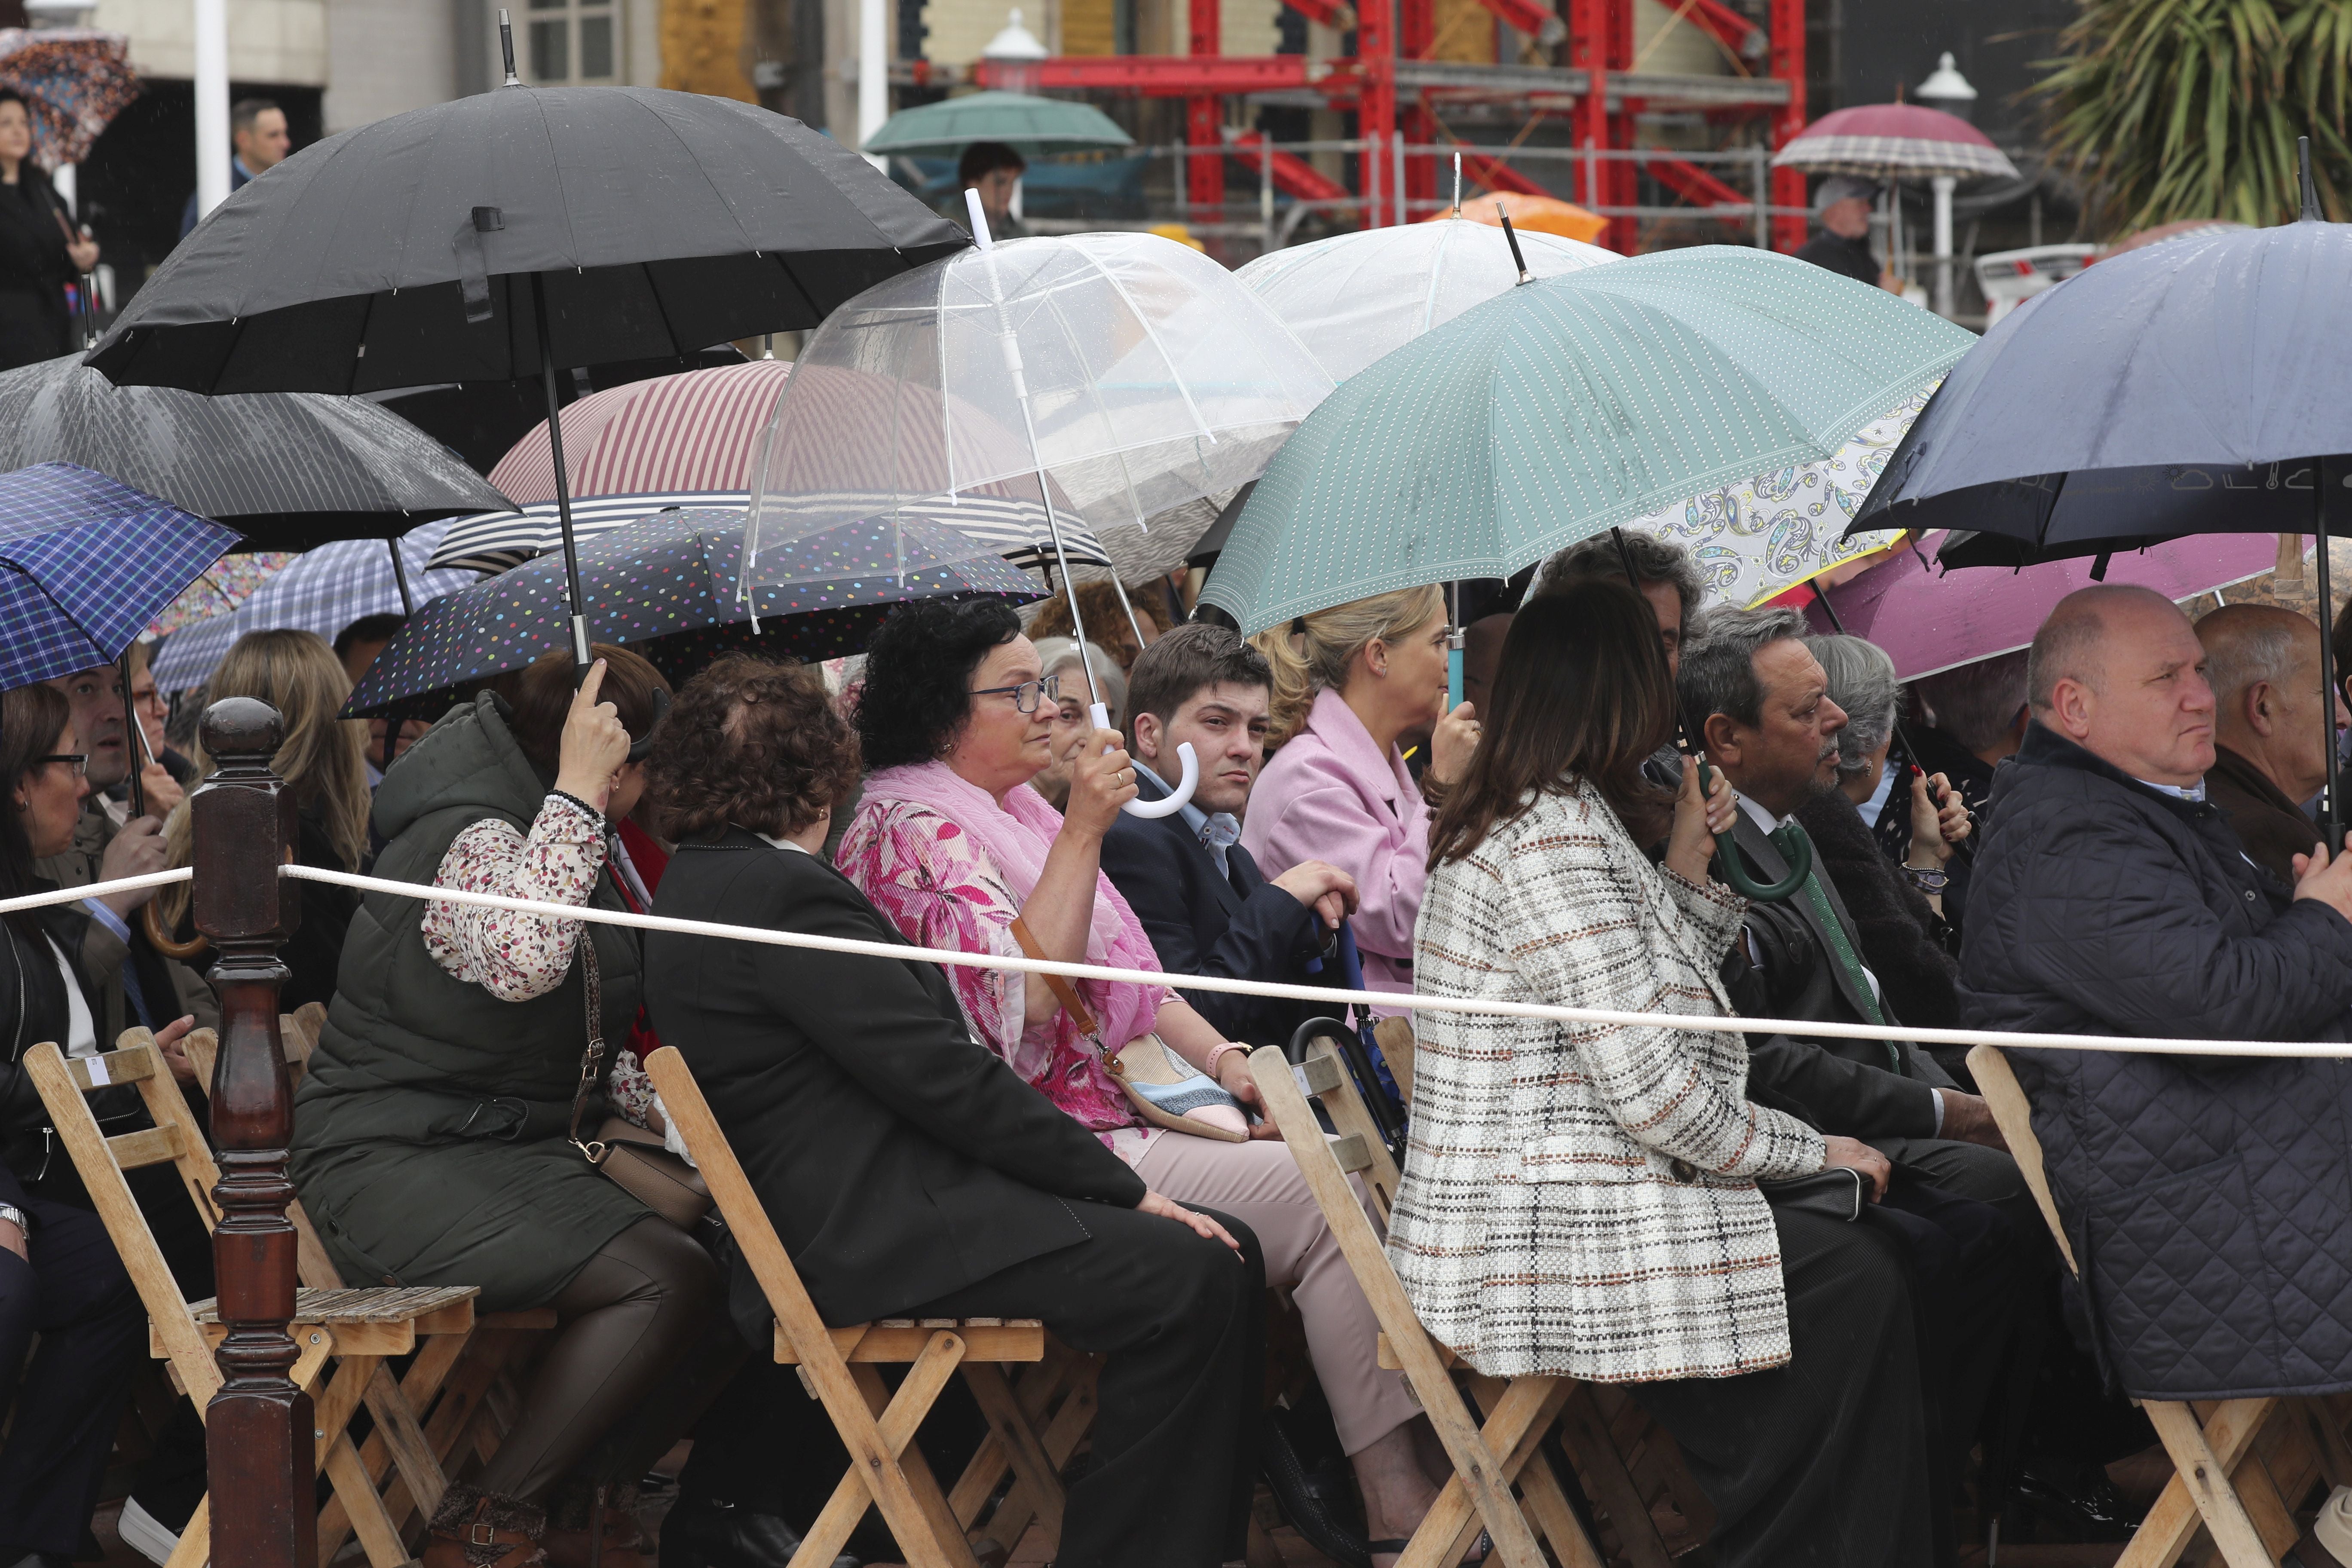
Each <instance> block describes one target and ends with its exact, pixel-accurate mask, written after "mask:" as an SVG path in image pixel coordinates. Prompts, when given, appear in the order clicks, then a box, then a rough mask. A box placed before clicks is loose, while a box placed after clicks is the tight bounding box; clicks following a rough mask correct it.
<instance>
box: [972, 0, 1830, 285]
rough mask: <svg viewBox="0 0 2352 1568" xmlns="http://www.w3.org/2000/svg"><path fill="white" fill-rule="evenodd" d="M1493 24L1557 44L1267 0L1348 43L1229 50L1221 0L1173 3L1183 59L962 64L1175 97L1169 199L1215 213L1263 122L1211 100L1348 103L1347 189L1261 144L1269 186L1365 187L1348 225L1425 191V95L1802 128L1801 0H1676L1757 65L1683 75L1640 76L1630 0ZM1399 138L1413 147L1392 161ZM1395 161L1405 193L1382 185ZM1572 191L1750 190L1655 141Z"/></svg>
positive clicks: (1800, 182)
mask: <svg viewBox="0 0 2352 1568" xmlns="http://www.w3.org/2000/svg"><path fill="white" fill-rule="evenodd" d="M1477 3H1478V4H1479V5H1481V6H1482V7H1484V8H1485V9H1486V11H1488V12H1490V13H1492V14H1493V16H1495V17H1496V20H1498V21H1500V22H1501V23H1503V24H1504V25H1505V26H1507V27H1509V28H1511V29H1512V30H1513V31H1514V32H1515V33H1517V34H1519V35H1522V36H1524V37H1528V38H1530V39H1532V40H1534V41H1535V43H1536V44H1537V45H1538V46H1539V47H1543V48H1544V49H1546V50H1549V49H1550V48H1551V47H1554V46H1556V45H1559V44H1561V43H1565V45H1566V50H1565V54H1564V58H1563V59H1562V61H1561V63H1560V64H1558V65H1542V66H1525V65H1494V66H1481V65H1475V64H1465V63H1462V62H1458V61H1445V62H1440V61H1434V60H1432V59H1431V58H1430V56H1431V53H1432V50H1433V47H1435V42H1436V32H1437V28H1436V0H1356V4H1354V5H1349V4H1348V0H1284V4H1286V5H1288V6H1289V7H1290V8H1291V9H1292V10H1294V11H1297V13H1299V14H1300V15H1301V16H1305V17H1307V19H1308V20H1310V21H1313V22H1318V23H1320V24H1322V25H1323V26H1328V27H1333V28H1337V29H1340V30H1346V29H1347V28H1349V26H1351V25H1352V26H1353V29H1354V31H1355V34H1356V53H1355V54H1354V55H1352V56H1348V57H1343V58H1328V59H1310V58H1307V56H1305V55H1228V54H1225V53H1223V39H1222V37H1221V36H1220V33H1221V28H1220V18H1221V10H1222V7H1221V4H1220V0H1189V7H1190V8H1189V11H1188V27H1187V39H1186V42H1187V47H1188V48H1189V51H1190V52H1189V53H1187V54H1182V55H1100V56H1060V57H1056V58H1051V59H1045V60H1039V61H1023V62H1020V63H1019V64H1018V65H1017V66H1011V67H1008V66H1007V65H1004V64H1002V63H999V62H994V61H988V60H982V61H981V62H979V63H978V64H977V65H976V67H975V68H974V71H973V75H974V78H975V79H977V80H978V81H980V82H981V83H982V84H983V85H993V86H1013V85H1018V86H1021V87H1025V88H1033V89H1064V90H1071V89H1086V90H1092V91H1097V92H1113V93H1131V94H1135V95H1138V96H1141V97H1147V98H1181V99H1182V100H1184V141H1185V144H1186V149H1187V153H1188V156H1187V157H1186V159H1185V163H1184V169H1185V191H1184V197H1185V201H1186V203H1187V205H1188V210H1190V211H1192V212H1194V213H1201V212H1204V211H1205V212H1207V213H1216V212H1218V211H1220V210H1222V209H1223V205H1224V201H1225V163H1226V160H1227V159H1229V158H1230V159H1232V160H1234V162H1236V163H1240V164H1241V165H1242V166H1243V167H1244V169H1245V170H1246V171H1247V172H1248V173H1249V174H1251V175H1252V176H1253V177H1255V176H1256V175H1257V174H1259V172H1260V163H1261V160H1262V159H1264V157H1265V153H1264V142H1265V139H1264V137H1263V136H1261V135H1259V134H1258V133H1256V132H1246V133H1243V132H1238V131H1237V130H1236V128H1235V127H1234V126H1232V125H1231V124H1229V122H1228V121H1227V116H1226V102H1227V100H1230V99H1234V98H1237V97H1244V96H1247V95H1250V94H1256V93H1285V94H1298V93H1307V94H1312V95H1314V97H1315V98H1316V100H1318V101H1319V102H1320V103H1321V104H1322V105H1323V106H1325V107H1327V108H1330V109H1335V110H1351V111H1353V112H1354V114H1355V115H1356V125H1357V129H1356V136H1357V139H1358V140H1360V141H1361V142H1365V143H1366V147H1365V151H1364V152H1363V153H1361V154H1360V155H1359V157H1358V159H1357V177H1358V184H1359V188H1358V189H1357V190H1355V191H1353V192H1350V191H1349V190H1348V189H1347V187H1346V186H1345V185H1344V184H1339V183H1336V182H1334V181H1333V180H1331V179H1330V178H1329V177H1328V175H1326V174H1322V173H1321V172H1319V171H1318V170H1317V169H1315V168H1314V167H1313V166H1312V165H1311V164H1309V163H1307V162H1305V161H1304V160H1301V159H1298V158H1296V157H1292V156H1290V155H1288V154H1286V153H1282V152H1280V151H1279V150H1278V149H1277V150H1276V153H1274V158H1273V168H1272V171H1271V177H1272V179H1273V182H1274V184H1275V185H1276V187H1277V188H1278V189H1280V190H1282V191H1283V192H1284V193H1285V194H1286V195H1291V196H1294V197H1297V198H1299V199H1302V200H1312V201H1330V200H1337V199H1345V198H1347V197H1349V196H1353V197H1356V198H1359V199H1361V200H1362V201H1364V203H1365V204H1366V205H1365V209H1364V210H1365V221H1366V222H1367V224H1368V225H1370V226H1385V225H1388V224H1392V223H1399V222H1402V221H1404V220H1405V217H1406V216H1407V211H1408V210H1409V209H1408V208H1406V207H1405V206H1404V205H1402V203H1401V202H1400V200H1399V197H1400V195H1402V197H1403V198H1404V200H1405V202H1423V203H1426V202H1429V201H1431V200H1432V199H1433V197H1434V196H1435V195H1436V165H1435V161H1434V160H1433V159H1432V158H1430V157H1428V156H1425V155H1420V154H1421V153H1423V150H1425V149H1427V148H1430V147H1432V146H1433V145H1437V144H1439V143H1440V142H1441V140H1442V139H1444V140H1448V141H1450V138H1446V137H1445V133H1444V131H1443V128H1442V126H1441V125H1440V122H1439V120H1438V117H1437V114H1436V112H1435V105H1437V104H1439V103H1441V102H1444V101H1465V100H1488V101H1496V100H1505V101H1507V100H1517V101H1521V102H1527V103H1534V104H1537V105H1539V106H1551V107H1556V108H1557V109H1558V110H1559V112H1560V113H1561V114H1562V116H1563V117H1564V118H1565V119H1566V120H1567V121H1568V122H1569V124H1570V129H1571V134H1572V142H1573V145H1574V146H1576V147H1577V148H1579V149H1587V150H1594V151H1598V152H1601V153H1628V152H1632V151H1635V150H1636V143H1635V125H1636V121H1637V119H1638V117H1639V116H1640V115H1641V114H1642V113H1643V111H1644V110H1649V109H1653V108H1668V107H1690V108H1696V109H1699V110H1704V111H1705V113H1706V116H1707V118H1708V119H1709V121H1713V122H1716V123H1718V124H1722V123H1727V122H1730V123H1736V122H1738V121H1754V120H1756V119H1759V118H1761V119H1763V120H1764V121H1766V124H1767V128H1768V131H1769V144H1770V145H1771V146H1772V147H1773V148H1775V149H1778V148H1779V147H1780V146H1781V145H1783V144H1784V143H1786V142H1788V141H1789V140H1790V138H1791V137H1793V136H1795V135H1796V134H1797V133H1798V132H1800V131H1801V130H1802V129H1803V128H1804V124H1805V7H1804V0H1769V10H1768V13H1767V18H1766V22H1765V25H1764V26H1760V27H1759V26H1758V25H1757V23H1755V22H1754V21H1752V20H1750V19H1749V18H1748V17H1747V16H1743V15H1741V14H1740V13H1739V12H1738V11H1736V10H1734V9H1732V8H1731V7H1730V6H1729V5H1725V4H1722V3H1721V0H1684V3H1682V4H1680V5H1677V7H1676V11H1675V15H1676V16H1677V17H1678V18H1679V19H1680V20H1682V21H1685V22H1687V23H1689V24H1691V25H1692V26H1696V27H1698V28H1699V29H1700V30H1701V31H1702V32H1704V33H1706V34H1707V35H1708V36H1709V37H1713V38H1714V39H1715V40H1716V41H1717V42H1718V43H1719V44H1721V45H1722V47H1723V48H1724V49H1725V51H1726V53H1727V55H1728V56H1729V57H1730V58H1732V59H1733V60H1734V61H1736V62H1739V65H1738V68H1739V69H1740V70H1741V71H1742V72H1745V71H1746V70H1747V69H1748V66H1749V64H1750V63H1760V64H1761V65H1762V66H1763V68H1764V70H1763V74H1761V75H1747V74H1738V75H1733V76H1727V77H1713V76H1710V77H1691V76H1673V75H1664V74H1660V73H1654V72H1643V71H1642V70H1640V69H1639V68H1638V65H1639V62H1638V60H1637V58H1636V56H1635V53H1634V46H1633V0H1559V3H1560V4H1562V5H1564V6H1565V9H1566V16H1565V18H1563V17H1562V16H1559V15H1558V14H1556V13H1555V12H1554V11H1553V10H1551V9H1550V8H1549V7H1550V5H1551V3H1552V0H1477ZM1400 136H1401V137H1402V145H1407V146H1411V147H1412V148H1413V149H1415V153H1416V155H1415V156H1413V157H1412V158H1410V159H1406V158H1403V157H1402V156H1401V155H1400V154H1399V153H1398V148H1399V146H1400V142H1399V138H1400ZM1460 151H1461V152H1462V153H1463V154H1464V171H1465V174H1467V175H1468V176H1469V177H1471V178H1473V179H1475V180H1476V181H1477V182H1479V183H1480V184H1485V185H1486V186H1488V187H1489V188H1492V189H1496V190H1510V191H1520V192H1525V193H1527V194H1528V195H1545V194H1552V193H1550V192H1548V191H1547V189H1546V187H1545V186H1544V185H1542V184H1538V182H1537V181H1535V180H1534V179H1532V178H1530V177H1528V175H1527V174H1525V173H1523V172H1521V171H1519V170H1517V169H1514V168H1513V167H1511V166H1510V165H1509V164H1508V163H1506V162H1505V161H1504V160H1503V158H1502V157H1501V156H1498V155H1497V154H1498V153H1500V151H1501V150H1500V149H1493V148H1489V149H1485V150H1484V151H1483V152H1482V151H1481V150H1480V149H1478V148H1475V147H1472V146H1469V145H1463V146H1462V147H1461V148H1460ZM1400 167H1402V172H1403V176H1404V177H1403V185H1404V189H1403V191H1402V193H1400V192H1399V191H1398V190H1396V189H1395V188H1394V187H1395V186H1396V185H1397V184H1398V181H1397V178H1396V171H1397V170H1398V169H1399V168H1400ZM1574 168H1575V177H1574V181H1573V186H1574V188H1573V189H1572V190H1571V191H1569V192H1564V193H1559V194H1565V195H1570V197H1571V199H1573V200H1576V201H1578V202H1580V203H1582V204H1583V205H1587V206H1591V207H1594V208H1603V209H1606V208H1619V209H1624V208H1632V207H1634V206H1636V205H1639V204H1638V202H1637V199H1636V198H1637V195H1638V191H1639V174H1640V171H1641V170H1643V169H1646V170H1648V172H1649V173H1650V174H1651V175H1652V176H1653V177H1654V179H1655V180H1656V181H1657V182H1658V184H1661V185H1663V186H1664V187H1665V188H1666V189H1667V190H1669V191H1671V192H1673V193H1674V194H1675V195H1676V196H1678V197H1680V198H1681V199H1682V200H1683V201H1685V202H1687V203H1689V204H1690V205H1691V207H1692V208H1693V209H1694V210H1695V211H1696V212H1697V213H1704V212H1705V211H1706V209H1708V208H1711V207H1713V208H1722V207H1728V208H1732V209H1735V210H1733V211H1730V212H1727V213H1724V214H1723V215H1722V216H1724V217H1725V218H1727V220H1729V221H1733V222H1738V223H1741V224H1744V225H1748V226H1753V225H1754V223H1755V219H1754V217H1753V216H1752V208H1751V207H1750V206H1749V203H1750V199H1751V198H1750V195H1749V194H1748V193H1747V192H1743V191H1740V190H1738V189H1737V188H1735V187H1734V186H1732V185H1730V184H1727V183H1725V182H1724V181H1723V180H1721V179H1718V178H1717V176H1716V175H1714V174H1710V173H1708V171H1707V169H1706V167H1705V166H1704V165H1703V164H1701V163H1696V162H1693V161H1690V160H1688V159H1685V158H1680V157H1676V156H1675V153H1674V152H1673V151H1672V150H1667V149H1658V150H1656V151H1655V152H1654V153H1653V154H1652V155H1650V156H1646V157H1643V158H1641V159H1638V160H1636V159H1631V158H1626V157H1622V156H1620V157H1606V156H1602V157H1595V158H1592V159H1590V160H1585V161H1582V162H1580V163H1577V164H1575V165H1574ZM1804 198H1805V185H1804V176H1803V175H1802V174H1800V173H1798V172H1797V171H1795V170H1778V171H1775V172H1774V173H1773V174H1772V176H1771V195H1770V200H1771V203H1772V205H1775V206H1777V207H1799V206H1802V205H1803V204H1804ZM1636 221H1637V220H1636V218H1635V217H1633V216H1630V215H1625V214H1622V213H1621V214H1619V215H1617V216H1612V219H1611V225H1610V233H1609V235H1608V237H1607V238H1608V241H1609V243H1610V244H1611V245H1612V247H1614V248H1617V249H1621V250H1631V249H1633V247H1634V244H1635V229H1636ZM1770 233H1771V235H1772V238H1773V243H1774V244H1775V245H1776V246H1777V247H1779V248H1780V249H1783V250H1788V249H1793V248H1795V247H1797V246H1798V245H1800V244H1801V243H1802V242H1803V240H1804V236H1805V225H1804V219H1803V218H1802V217H1801V216H1775V217H1774V219H1773V221H1772V224H1771V227H1770Z"/></svg>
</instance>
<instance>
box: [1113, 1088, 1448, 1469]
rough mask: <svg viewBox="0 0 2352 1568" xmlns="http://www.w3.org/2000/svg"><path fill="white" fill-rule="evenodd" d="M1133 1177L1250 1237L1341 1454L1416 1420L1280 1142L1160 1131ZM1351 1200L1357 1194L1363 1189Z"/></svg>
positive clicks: (1357, 1290) (1352, 1280) (1360, 1295)
mask: <svg viewBox="0 0 2352 1568" xmlns="http://www.w3.org/2000/svg"><path fill="white" fill-rule="evenodd" d="M1135 1171H1136V1174H1138V1175H1139V1176H1141V1177H1142V1178H1143V1179H1144V1181H1145V1183H1146V1184H1149V1185H1150V1187H1151V1188H1152V1189H1153V1190H1154V1191H1155V1192H1159V1193H1162V1194H1166V1195H1167V1196H1169V1197H1171V1198H1173V1199H1175V1200H1176V1201H1177V1202H1178V1203H1181V1204H1195V1205H1200V1206H1201V1207H1202V1208H1213V1209H1216V1210H1218V1211H1220V1212H1221V1213H1224V1214H1229V1215H1233V1216H1234V1218H1236V1219H1238V1220H1240V1221H1241V1222H1242V1223H1243V1224H1244V1225H1246V1226H1249V1227H1250V1228H1251V1229H1252V1230H1254V1231H1255V1232H1257V1239H1258V1245H1259V1246H1260V1247H1263V1248H1264V1249H1265V1282H1266V1283H1267V1284H1268V1285H1272V1286H1277V1287H1279V1288H1281V1289H1286V1290H1288V1291H1289V1292H1290V1295H1291V1300H1293V1301H1295V1302H1297V1306H1298V1315H1299V1316H1300V1317H1301V1318H1303V1319H1305V1320H1306V1322H1307V1354H1308V1355H1309V1356H1311V1357H1312V1358H1313V1360H1314V1362H1315V1376H1316V1378H1317V1380H1318V1382H1320V1383H1321V1384H1323V1394H1324V1397H1325V1398H1327V1399H1328V1400H1329V1401H1330V1402H1331V1416H1332V1422H1333V1425H1335V1426H1338V1427H1339V1446H1340V1447H1343V1448H1345V1449H1346V1450H1347V1451H1348V1452H1349V1453H1350V1454H1359V1453H1361V1452H1362V1451H1363V1450H1364V1449H1366V1448H1369V1447H1371V1446H1372V1445H1373V1444H1374V1443H1377V1442H1378V1441H1380V1440H1381V1438H1382V1437H1385V1436H1388V1435H1389V1434H1390V1433H1391V1432H1393V1431H1395V1430H1396V1429H1397V1428H1398V1427H1399V1426H1402V1425H1404V1423H1406V1422H1407V1421H1410V1420H1411V1419H1412V1417H1414V1416H1415V1415H1419V1414H1420V1413H1421V1411H1420V1407H1419V1406H1418V1405H1414V1404H1413V1402H1412V1394H1409V1393H1407V1392H1406V1389H1405V1382H1404V1374H1403V1373H1396V1372H1383V1371H1381V1365H1380V1331H1381V1326H1380V1322H1379V1320H1377V1319H1376V1318H1374V1317H1373V1316H1372V1306H1371V1303H1370V1302H1369V1301H1367V1300H1364V1292H1363V1288H1362V1287H1360V1286H1359V1285H1358V1284H1357V1283H1356V1277H1355V1276H1354V1275H1353V1274H1351V1273H1349V1270H1348V1260H1347V1259H1346V1258H1343V1257H1341V1256H1340V1254H1339V1241H1338V1240H1337V1239H1336V1238H1335V1237H1333V1236H1332V1235H1331V1231H1330V1227H1329V1226H1326V1225H1325V1224H1324V1223H1323V1213H1322V1211H1321V1210H1320V1209H1318V1208H1317V1207H1316V1206H1315V1197H1314V1194H1311V1193H1309V1192H1308V1191H1307V1178H1306V1177H1304V1176H1302V1175H1300V1174H1299V1173H1298V1166H1297V1162H1295V1161H1293V1160H1292V1159H1291V1157H1290V1151H1289V1150H1288V1149H1286V1148H1285V1147H1284V1146H1283V1143H1282V1141H1281V1140H1280V1139H1278V1138H1276V1139H1257V1140H1253V1141H1252V1142H1247V1143H1221V1142H1217V1141H1216V1140H1215V1139H1213V1138H1195V1137H1192V1135H1191V1134H1189V1133H1184V1132H1162V1133H1160V1136H1159V1137H1158V1138H1156V1139H1154V1140H1153V1141H1152V1143H1151V1147H1150V1150H1149V1151H1147V1152H1145V1154H1144V1156H1143V1158H1142V1159H1141V1160H1140V1161H1139V1162H1138V1163H1137V1164H1136V1167H1135ZM1350 1180H1353V1178H1350ZM1356 1195H1357V1197H1358V1198H1359V1199H1362V1198H1363V1197H1364V1193H1363V1187H1362V1184H1361V1183H1358V1184H1357V1191H1356ZM1370 1208H1371V1205H1370V1202H1369V1201H1366V1202H1365V1210H1366V1212H1367V1213H1370ZM1373 1223H1374V1225H1375V1226H1377V1225H1378V1224H1379V1221H1378V1220H1377V1219H1375V1220H1374V1221H1373Z"/></svg>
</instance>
